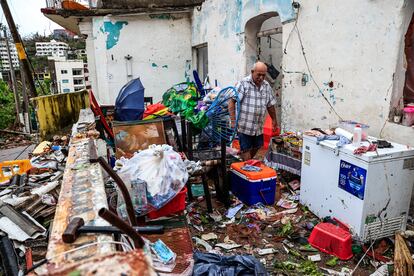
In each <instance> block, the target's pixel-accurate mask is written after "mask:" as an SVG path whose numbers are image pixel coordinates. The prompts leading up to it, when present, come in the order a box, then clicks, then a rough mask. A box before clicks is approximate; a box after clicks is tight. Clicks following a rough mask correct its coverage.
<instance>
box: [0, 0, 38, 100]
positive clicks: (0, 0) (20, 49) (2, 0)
mask: <svg viewBox="0 0 414 276" xmlns="http://www.w3.org/2000/svg"><path fill="white" fill-rule="evenodd" d="M0 4H1V7H2V9H3V13H4V17H5V18H6V20H7V24H8V25H9V29H10V33H11V34H12V37H13V40H14V43H15V45H16V50H17V55H18V56H19V60H20V61H21V65H22V66H21V68H22V71H23V72H24V73H25V74H26V78H27V82H28V84H29V88H30V92H31V96H32V97H37V91H36V86H35V83H34V81H33V76H32V72H31V71H30V66H29V61H28V59H27V56H26V52H25V50H24V45H23V41H22V39H21V37H20V35H19V32H18V31H17V28H16V24H15V23H14V20H13V16H12V14H11V12H10V8H9V5H8V4H7V0H0Z"/></svg>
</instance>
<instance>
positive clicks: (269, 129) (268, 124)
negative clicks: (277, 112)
mask: <svg viewBox="0 0 414 276" xmlns="http://www.w3.org/2000/svg"><path fill="white" fill-rule="evenodd" d="M278 135H280V129H279V130H277V131H275V132H273V125H272V118H270V116H269V115H267V117H266V120H265V123H264V126H263V148H264V149H267V148H268V147H269V142H270V139H272V137H274V136H278Z"/></svg>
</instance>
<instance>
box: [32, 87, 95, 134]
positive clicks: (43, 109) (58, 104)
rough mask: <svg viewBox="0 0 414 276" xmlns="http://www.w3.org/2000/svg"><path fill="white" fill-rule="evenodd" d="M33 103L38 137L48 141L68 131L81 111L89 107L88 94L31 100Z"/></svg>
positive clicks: (81, 93) (83, 92)
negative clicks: (37, 125)
mask: <svg viewBox="0 0 414 276" xmlns="http://www.w3.org/2000/svg"><path fill="white" fill-rule="evenodd" d="M31 100H32V101H33V102H34V103H35V107H36V116H37V120H38V122H39V130H40V136H41V137H42V138H43V139H48V138H50V137H51V136H53V135H54V134H56V133H58V132H62V130H68V128H71V127H72V125H73V124H74V123H76V122H77V121H78V117H79V112H80V110H81V109H84V108H87V107H89V96H88V92H86V91H81V92H73V93H64V94H58V95H50V96H43V97H37V98H33V99H31Z"/></svg>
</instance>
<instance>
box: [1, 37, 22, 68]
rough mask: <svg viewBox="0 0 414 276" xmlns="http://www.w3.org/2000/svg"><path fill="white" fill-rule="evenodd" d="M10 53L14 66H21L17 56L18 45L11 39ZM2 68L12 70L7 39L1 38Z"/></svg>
mask: <svg viewBox="0 0 414 276" xmlns="http://www.w3.org/2000/svg"><path fill="white" fill-rule="evenodd" d="M9 47H10V54H11V58H12V62H13V67H14V68H19V58H18V57H17V52H16V46H15V45H14V43H13V42H11V41H9ZM0 62H1V64H0V70H1V71H10V64H9V57H8V55H7V47H6V41H5V40H4V39H2V40H0Z"/></svg>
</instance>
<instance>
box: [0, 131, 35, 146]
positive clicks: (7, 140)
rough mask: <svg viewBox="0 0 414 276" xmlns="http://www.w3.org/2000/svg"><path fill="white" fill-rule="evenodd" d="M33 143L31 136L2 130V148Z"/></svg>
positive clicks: (0, 144) (0, 138)
mask: <svg viewBox="0 0 414 276" xmlns="http://www.w3.org/2000/svg"><path fill="white" fill-rule="evenodd" d="M31 144H33V139H32V137H31V136H28V135H25V134H13V133H5V132H2V133H1V135H0V150H2V149H10V148H16V147H21V146H28V145H31Z"/></svg>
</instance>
